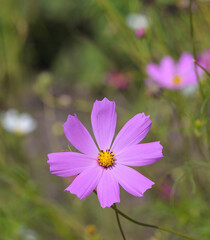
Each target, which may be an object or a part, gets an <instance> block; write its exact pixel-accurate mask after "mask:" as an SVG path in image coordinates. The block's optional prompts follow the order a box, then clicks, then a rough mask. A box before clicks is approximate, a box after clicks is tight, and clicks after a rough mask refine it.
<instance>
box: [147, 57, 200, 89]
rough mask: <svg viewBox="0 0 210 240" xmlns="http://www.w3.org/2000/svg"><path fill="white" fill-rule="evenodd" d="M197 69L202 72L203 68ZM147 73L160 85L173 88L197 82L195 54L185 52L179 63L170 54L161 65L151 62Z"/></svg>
mask: <svg viewBox="0 0 210 240" xmlns="http://www.w3.org/2000/svg"><path fill="white" fill-rule="evenodd" d="M197 69H198V73H199V74H201V73H202V70H201V69H200V68H197ZM147 74H148V75H149V77H150V78H151V79H152V80H153V81H155V82H157V83H158V85H159V86H160V87H162V88H168V89H171V90H179V89H182V88H185V87H187V86H190V85H196V84H197V78H196V74H195V71H194V63H193V56H192V55H191V54H189V53H183V54H182V55H181V57H180V59H179V61H178V62H177V63H175V62H174V60H173V59H172V58H171V57H169V56H167V57H164V58H163V59H162V61H161V62H160V65H157V64H155V63H149V64H148V65H147Z"/></svg>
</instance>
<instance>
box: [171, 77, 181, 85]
mask: <svg viewBox="0 0 210 240" xmlns="http://www.w3.org/2000/svg"><path fill="white" fill-rule="evenodd" d="M181 82H182V79H181V77H179V76H175V77H174V78H173V83H174V85H179V84H180V83H181Z"/></svg>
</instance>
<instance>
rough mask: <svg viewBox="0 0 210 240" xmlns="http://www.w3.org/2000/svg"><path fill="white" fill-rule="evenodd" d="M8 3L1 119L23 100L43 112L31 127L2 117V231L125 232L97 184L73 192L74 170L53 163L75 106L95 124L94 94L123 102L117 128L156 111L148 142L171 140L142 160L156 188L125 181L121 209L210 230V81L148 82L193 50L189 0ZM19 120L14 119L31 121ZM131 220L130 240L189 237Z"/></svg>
mask: <svg viewBox="0 0 210 240" xmlns="http://www.w3.org/2000/svg"><path fill="white" fill-rule="evenodd" d="M0 3H1V4H0V5H1V6H0V111H1V112H0V117H1V119H3V117H4V116H5V113H6V112H7V111H8V110H10V113H11V109H16V111H17V112H19V114H21V113H27V114H30V116H31V117H32V119H33V120H31V121H32V123H29V124H28V125H29V126H28V128H29V129H28V130H27V131H24V129H25V128H23V129H22V128H21V127H18V126H20V125H18V126H16V127H14V128H12V127H11V126H10V130H8V128H7V127H5V123H4V122H3V120H2V123H1V125H0V189H1V190H0V239H2V240H47V239H50V240H65V239H68V240H69V239H75V240H77V239H84V240H86V239H92V240H93V239H94V240H96V239H97V240H99V239H101V240H102V239H104V240H110V239H121V236H120V232H119V229H118V226H117V222H116V219H115V215H114V212H113V210H112V209H108V208H105V209H102V208H101V207H100V204H99V202H98V200H97V197H96V196H95V194H91V195H90V196H89V197H88V198H87V199H84V200H78V198H77V197H76V196H75V195H70V194H69V192H64V189H65V188H66V187H67V186H68V184H69V183H70V182H71V181H72V179H66V178H59V177H56V176H53V175H51V174H50V173H49V169H48V165H47V163H46V162H47V154H48V153H50V152H56V151H68V150H69V148H72V146H70V144H69V143H68V141H67V140H66V139H65V136H64V134H63V128H62V124H63V123H64V122H65V121H66V119H67V116H68V114H73V113H77V115H78V117H79V119H80V120H81V121H82V122H83V124H84V125H85V126H87V128H88V129H89V130H90V131H91V124H90V113H91V109H92V105H93V102H94V101H95V100H96V99H98V100H101V99H103V97H105V96H106V97H107V98H108V99H110V100H114V101H115V102H116V105H117V113H118V125H117V131H118V130H119V129H120V128H121V127H122V126H123V124H124V123H125V122H126V121H127V120H128V119H130V118H131V117H133V116H134V115H135V114H136V113H139V112H145V114H146V115H150V116H151V120H152V123H153V125H152V128H151V130H150V132H149V134H148V136H147V137H146V138H145V140H144V141H145V142H149V141H159V140H160V141H161V144H162V145H163V147H164V158H163V159H162V160H161V161H159V162H157V163H155V164H153V165H150V166H145V167H141V168H137V169H138V170H139V171H140V172H141V173H142V174H144V175H145V176H147V177H148V178H150V179H152V180H153V181H154V182H155V183H156V184H155V186H154V187H153V188H152V189H150V190H148V191H147V192H146V193H145V195H144V197H143V198H136V197H134V196H132V195H129V194H128V193H126V192H125V191H124V190H123V189H121V203H120V204H119V206H118V207H119V209H121V210H122V211H123V212H125V213H127V214H128V215H130V216H132V217H133V218H135V219H137V220H139V221H142V222H146V223H150V224H156V225H161V226H165V227H168V228H171V229H174V230H177V231H180V232H183V233H185V234H188V235H191V236H194V237H195V238H197V239H202V240H205V239H206V240H207V239H210V212H209V201H210V191H209V184H210V164H209V159H208V151H207V140H208V133H207V132H208V131H207V127H208V124H209V123H208V108H207V106H209V102H208V96H209V95H210V90H209V85H208V84H207V81H208V80H204V82H203V85H204V89H205V91H206V92H205V96H207V97H206V98H202V97H201V96H200V93H199V90H197V91H193V92H192V93H191V94H186V93H183V92H182V91H170V90H160V89H158V88H157V87H154V88H149V87H148V86H146V85H145V79H146V78H147V74H146V70H145V69H146V65H147V64H148V63H149V62H151V61H154V62H159V61H160V60H161V58H163V57H164V56H166V55H170V56H172V57H173V58H174V59H175V60H177V59H178V58H179V56H180V55H181V54H182V53H183V52H192V39H191V35H190V21H189V1H188V0H179V1H178V0H142V1H138V0H130V1H127V0H116V1H112V0H89V1H87V0H86V1H85V0H77V1H65V0H59V1H56V0H51V1H50V0H27V1H26V0H18V1H16V0H2V1H0ZM192 10H193V18H194V35H195V46H196V50H197V53H198V54H200V53H202V52H203V51H205V50H206V49H207V48H208V47H209V42H210V32H209V27H210V14H209V12H210V1H208V0H205V1H204V0H202V1H201V0H200V1H193V5H192ZM132 13H136V14H143V15H144V17H145V18H146V19H147V21H148V26H147V29H146V32H145V34H144V36H143V37H138V36H136V35H135V32H134V30H133V29H132V28H130V27H129V26H128V25H127V23H126V19H127V17H128V16H129V15H130V14H132ZM206 78H208V77H207V76H206ZM12 111H13V115H14V114H15V113H16V114H17V112H15V110H12ZM14 112H15V113H14ZM27 116H28V115H27ZM13 117H14V116H13ZM11 118H12V117H11V115H9V117H8V119H7V120H6V121H7V123H8V121H11V122H12V121H13V123H11V124H10V125H13V124H14V125H15V124H17V122H18V121H22V120H18V119H16V118H15V120H11ZM24 121H25V120H24ZM26 121H27V120H26ZM29 122H30V121H29ZM20 124H22V123H20ZM6 125H7V124H6ZM26 125H27V124H26ZM26 128H27V127H26ZM121 220H122V225H123V229H124V231H125V234H126V236H127V238H128V239H133V240H137V239H141V240H166V239H169V240H176V239H181V237H177V236H173V235H171V234H168V233H165V232H160V231H158V230H154V229H149V228H144V227H140V226H137V225H134V224H132V223H130V222H128V221H127V220H124V219H121Z"/></svg>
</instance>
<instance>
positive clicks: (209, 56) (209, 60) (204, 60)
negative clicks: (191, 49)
mask: <svg viewBox="0 0 210 240" xmlns="http://www.w3.org/2000/svg"><path fill="white" fill-rule="evenodd" d="M198 62H199V63H200V65H201V66H202V67H204V68H205V69H206V70H207V71H210V48H209V49H207V50H206V51H205V52H203V53H202V54H201V55H200V57H199V59H198Z"/></svg>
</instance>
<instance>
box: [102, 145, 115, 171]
mask: <svg viewBox="0 0 210 240" xmlns="http://www.w3.org/2000/svg"><path fill="white" fill-rule="evenodd" d="M114 162H115V157H114V154H113V151H111V152H110V149H106V151H104V150H103V149H101V150H100V152H99V153H98V163H99V165H100V166H102V167H104V168H108V167H111V166H113V164H114Z"/></svg>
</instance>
